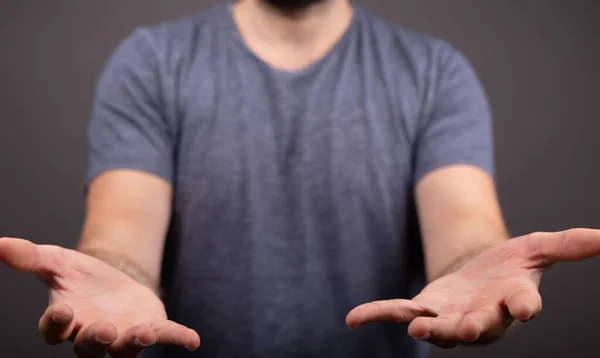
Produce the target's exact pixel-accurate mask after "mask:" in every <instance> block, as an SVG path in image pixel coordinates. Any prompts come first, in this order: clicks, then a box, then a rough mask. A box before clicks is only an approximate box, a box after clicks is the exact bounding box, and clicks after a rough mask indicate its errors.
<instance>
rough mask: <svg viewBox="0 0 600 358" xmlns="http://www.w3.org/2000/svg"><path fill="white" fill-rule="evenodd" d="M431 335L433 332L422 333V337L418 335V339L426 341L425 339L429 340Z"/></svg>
mask: <svg viewBox="0 0 600 358" xmlns="http://www.w3.org/2000/svg"><path fill="white" fill-rule="evenodd" d="M429 337H431V334H430V333H429V332H427V333H425V334H424V335H422V336H421V337H417V338H416V339H417V340H419V341H425V340H428V339H429Z"/></svg>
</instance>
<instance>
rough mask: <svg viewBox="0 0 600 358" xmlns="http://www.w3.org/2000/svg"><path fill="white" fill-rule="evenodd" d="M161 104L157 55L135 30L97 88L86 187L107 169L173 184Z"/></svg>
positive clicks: (168, 133) (170, 150)
mask: <svg viewBox="0 0 600 358" xmlns="http://www.w3.org/2000/svg"><path fill="white" fill-rule="evenodd" d="M163 103H164V101H163V98H162V96H161V87H160V78H159V65H158V59H157V57H156V52H155V51H154V48H153V46H152V43H151V38H150V36H149V35H148V34H147V33H145V32H144V30H143V29H137V30H135V31H134V32H132V33H131V34H130V35H129V36H128V37H127V38H126V39H125V40H124V41H123V42H122V43H121V44H120V45H119V46H118V47H117V49H116V50H115V51H114V53H113V54H112V55H111V57H110V58H109V60H108V61H107V64H106V66H105V68H104V70H103V72H102V74H101V75H100V78H99V79H98V82H97V85H96V91H95V95H94V100H93V104H92V114H91V119H90V121H89V124H88V168H87V173H86V178H85V185H86V186H87V184H88V183H89V182H90V181H91V180H92V179H93V178H94V177H96V176H97V175H99V174H101V173H103V172H105V171H108V170H112V169H134V170H140V171H144V172H147V173H150V174H154V175H156V176H159V177H161V178H163V179H165V180H167V181H169V182H171V181H172V176H173V138H172V130H171V129H170V128H169V125H168V121H167V120H166V118H165V109H164V106H163Z"/></svg>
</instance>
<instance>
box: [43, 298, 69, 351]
mask: <svg viewBox="0 0 600 358" xmlns="http://www.w3.org/2000/svg"><path fill="white" fill-rule="evenodd" d="M74 317H75V315H74V313H73V310H72V309H71V307H70V306H69V305H66V304H64V303H62V304H61V303H58V304H55V305H52V306H50V307H48V308H47V309H46V311H45V312H44V314H43V315H42V317H41V318H40V322H39V324H38V327H39V329H40V333H41V335H42V338H43V339H44V341H46V343H48V344H51V345H56V344H60V343H63V342H64V341H66V340H67V339H69V337H70V336H71V334H72V332H73V328H74V326H75V322H74Z"/></svg>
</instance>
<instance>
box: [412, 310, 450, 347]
mask: <svg viewBox="0 0 600 358" xmlns="http://www.w3.org/2000/svg"><path fill="white" fill-rule="evenodd" d="M459 320H460V316H440V317H437V318H432V317H418V318H415V319H414V320H413V321H412V322H411V323H410V324H409V325H408V334H409V335H410V336H411V337H413V338H414V339H417V340H422V341H427V342H429V343H431V344H434V345H436V346H438V347H440V348H452V347H455V346H456V345H457V344H458V341H459V339H458V337H457V334H456V332H457V324H458V321H459Z"/></svg>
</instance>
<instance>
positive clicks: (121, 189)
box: [78, 170, 172, 292]
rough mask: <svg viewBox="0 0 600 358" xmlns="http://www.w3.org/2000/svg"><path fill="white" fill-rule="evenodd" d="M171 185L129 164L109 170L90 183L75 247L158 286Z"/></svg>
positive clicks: (138, 278) (156, 290)
mask: <svg viewBox="0 0 600 358" xmlns="http://www.w3.org/2000/svg"><path fill="white" fill-rule="evenodd" d="M171 191H172V190H171V186H170V185H169V184H168V183H167V182H166V181H165V180H163V179H161V178H159V177H157V176H154V175H151V174H147V173H144V172H141V171H134V170H111V171H108V172H106V173H104V174H101V175H99V176H98V177H96V178H95V179H94V180H92V182H91V183H90V185H89V190H88V197H87V215H86V218H85V223H84V227H83V232H82V237H81V241H80V242H79V245H78V250H79V251H81V252H83V253H86V254H88V255H91V256H94V257H96V258H99V259H101V260H103V261H105V262H107V263H108V264H110V265H112V266H115V267H116V268H118V269H119V270H121V271H123V272H125V273H127V274H128V275H130V276H131V277H132V278H134V279H135V280H137V281H139V282H141V283H143V284H144V285H146V286H149V287H150V288H152V289H153V290H154V291H155V292H158V287H159V281H160V270H161V263H162V254H163V249H164V243H165V236H166V231H167V227H168V224H169V217H170V210H171V209H170V208H171Z"/></svg>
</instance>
